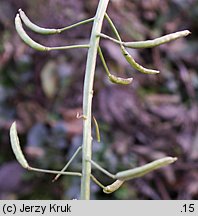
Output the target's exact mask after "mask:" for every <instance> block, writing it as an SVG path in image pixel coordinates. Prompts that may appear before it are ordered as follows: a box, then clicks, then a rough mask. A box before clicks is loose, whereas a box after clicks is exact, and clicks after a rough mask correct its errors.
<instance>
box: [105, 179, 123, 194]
mask: <svg viewBox="0 0 198 216" xmlns="http://www.w3.org/2000/svg"><path fill="white" fill-rule="evenodd" d="M123 183H124V181H122V180H116V181H115V182H114V183H113V184H111V185H108V186H106V187H104V188H103V192H104V193H106V194H110V193H113V192H114V191H116V190H118V189H119V188H120V187H121V186H122V184H123Z"/></svg>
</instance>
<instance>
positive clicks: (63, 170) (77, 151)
mask: <svg viewBox="0 0 198 216" xmlns="http://www.w3.org/2000/svg"><path fill="white" fill-rule="evenodd" d="M81 149H82V146H80V147H78V148H77V150H76V151H75V153H74V154H73V156H72V157H71V159H70V160H69V161H68V162H67V164H66V165H65V166H64V167H63V169H62V170H61V171H60V173H59V174H57V175H56V176H55V178H54V179H53V180H52V181H53V182H55V181H56V180H57V179H58V178H59V177H60V176H61V175H62V173H64V172H65V170H66V169H67V168H68V166H69V165H70V164H71V162H72V161H73V160H74V158H75V157H76V156H77V155H78V153H79V152H80V151H81Z"/></svg>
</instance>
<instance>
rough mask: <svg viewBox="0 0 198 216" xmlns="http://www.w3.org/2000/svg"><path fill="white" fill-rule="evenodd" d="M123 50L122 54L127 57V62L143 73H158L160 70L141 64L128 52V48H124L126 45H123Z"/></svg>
mask: <svg viewBox="0 0 198 216" xmlns="http://www.w3.org/2000/svg"><path fill="white" fill-rule="evenodd" d="M121 50H122V54H123V56H124V57H125V59H126V60H127V62H128V63H129V64H130V65H131V66H132V67H133V68H135V69H136V70H138V71H139V72H141V73H145V74H158V73H159V71H158V70H153V69H147V68H144V67H143V66H141V65H139V64H138V63H137V62H136V61H135V60H134V59H133V57H132V56H131V55H130V54H129V53H128V52H127V50H126V49H125V48H124V46H122V45H121Z"/></svg>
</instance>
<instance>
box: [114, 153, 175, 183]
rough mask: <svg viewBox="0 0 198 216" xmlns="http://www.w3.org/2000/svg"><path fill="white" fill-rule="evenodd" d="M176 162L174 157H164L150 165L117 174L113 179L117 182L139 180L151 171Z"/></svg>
mask: <svg viewBox="0 0 198 216" xmlns="http://www.w3.org/2000/svg"><path fill="white" fill-rule="evenodd" d="M176 160H177V158H176V157H165V158H162V159H158V160H155V161H153V162H151V163H148V164H146V165H143V166H140V167H137V168H134V169H130V170H126V171H122V172H118V173H117V174H116V175H115V178H116V179H119V180H124V181H125V180H131V179H134V178H139V177H141V176H143V175H146V174H147V173H150V172H151V171H153V170H156V169H158V168H161V167H164V166H167V165H168V164H171V163H173V162H175V161H176Z"/></svg>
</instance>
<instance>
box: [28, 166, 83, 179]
mask: <svg viewBox="0 0 198 216" xmlns="http://www.w3.org/2000/svg"><path fill="white" fill-rule="evenodd" d="M27 169H28V170H31V171H35V172H43V173H51V174H59V173H60V171H56V170H46V169H38V168H35V167H30V166H29V167H27ZM61 174H62V175H70V176H80V177H81V173H79V172H62V173H61Z"/></svg>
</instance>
